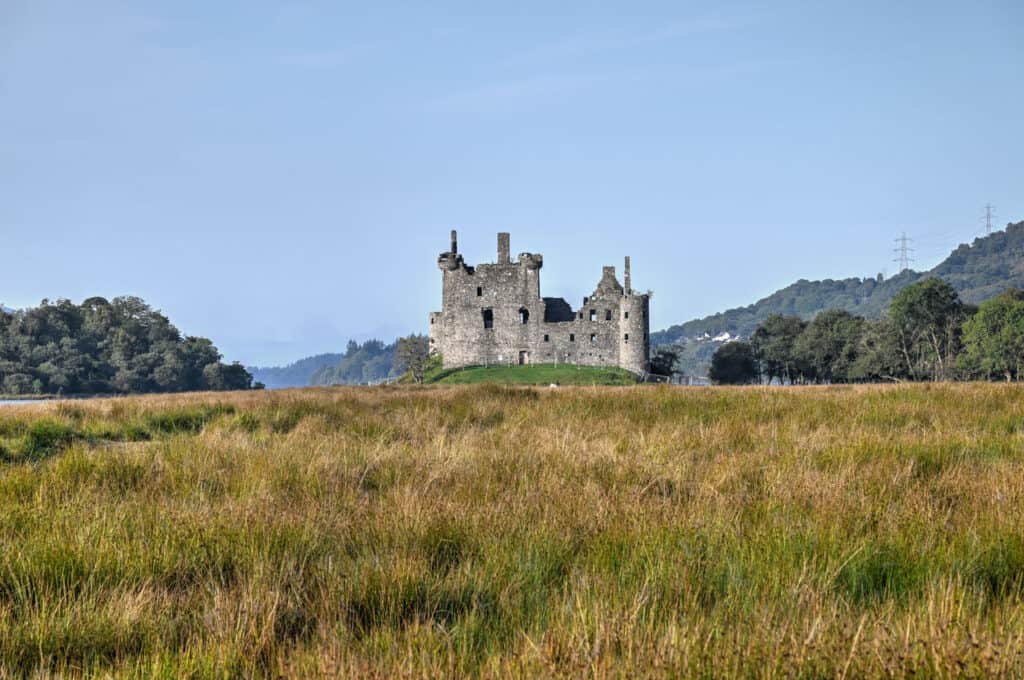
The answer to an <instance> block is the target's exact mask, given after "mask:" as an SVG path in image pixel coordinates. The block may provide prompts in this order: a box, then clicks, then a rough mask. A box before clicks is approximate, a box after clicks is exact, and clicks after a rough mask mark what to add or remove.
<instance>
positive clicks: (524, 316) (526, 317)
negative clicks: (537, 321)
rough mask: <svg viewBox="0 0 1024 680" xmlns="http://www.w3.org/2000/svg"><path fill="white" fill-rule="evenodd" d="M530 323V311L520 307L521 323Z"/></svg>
mask: <svg viewBox="0 0 1024 680" xmlns="http://www.w3.org/2000/svg"><path fill="white" fill-rule="evenodd" d="M529 321H530V310H528V309H527V308H526V307H520V308H519V322H520V323H524V324H525V323H528V322H529Z"/></svg>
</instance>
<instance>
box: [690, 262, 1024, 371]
mask: <svg viewBox="0 0 1024 680" xmlns="http://www.w3.org/2000/svg"><path fill="white" fill-rule="evenodd" d="M708 375H709V377H710V378H711V379H712V380H713V381H714V382H716V383H721V384H746V383H761V382H768V383H771V382H779V383H783V384H800V383H804V384H808V383H852V382H886V381H890V382H902V381H928V380H1007V381H1010V380H1020V379H1021V378H1022V377H1024V292H1022V291H1020V290H1017V289H1009V290H1007V291H1005V292H1004V293H1002V294H1001V295H999V296H997V297H994V298H991V299H989V300H987V301H985V302H982V303H981V304H980V305H977V306H975V305H971V304H966V303H964V302H963V301H962V300H961V299H960V297H959V295H958V294H957V292H956V290H955V289H954V288H953V287H952V286H950V285H949V284H948V283H946V282H945V281H943V280H942V279H938V278H929V279H925V280H923V281H920V282H918V283H915V284H912V285H910V286H908V287H906V288H904V289H903V290H901V291H900V292H899V293H897V294H896V295H895V296H894V297H893V299H892V302H891V304H890V305H889V308H888V310H887V312H886V313H885V314H883V315H882V317H881V318H879V319H877V320H870V319H865V318H864V317H862V316H857V315H854V314H851V313H850V312H847V311H845V310H842V309H829V310H826V311H823V312H821V313H819V314H818V315H817V316H815V317H814V319H812V320H811V321H805V320H803V319H801V318H800V317H797V316H784V315H780V314H773V315H771V316H769V317H768V318H767V319H766V320H765V321H764V322H763V323H761V325H759V326H758V327H757V329H756V330H755V331H754V332H753V334H752V335H751V336H750V338H749V341H747V342H730V343H727V344H725V345H722V346H721V347H719V348H718V350H717V351H716V352H715V354H714V356H713V357H712V359H711V370H710V372H709V374H708Z"/></svg>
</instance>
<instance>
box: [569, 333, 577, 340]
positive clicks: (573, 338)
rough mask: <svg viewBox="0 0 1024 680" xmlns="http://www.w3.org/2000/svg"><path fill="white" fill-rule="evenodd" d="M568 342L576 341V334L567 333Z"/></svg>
mask: <svg viewBox="0 0 1024 680" xmlns="http://www.w3.org/2000/svg"><path fill="white" fill-rule="evenodd" d="M569 342H576V334H575V333H569Z"/></svg>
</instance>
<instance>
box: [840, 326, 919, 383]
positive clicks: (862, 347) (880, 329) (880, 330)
mask: <svg viewBox="0 0 1024 680" xmlns="http://www.w3.org/2000/svg"><path fill="white" fill-rule="evenodd" d="M909 378H910V373H909V372H908V369H907V366H906V362H905V361H904V359H903V353H902V351H901V350H900V346H899V342H898V338H897V334H896V329H895V327H894V326H893V323H892V320H891V319H890V318H889V317H888V316H885V317H882V318H881V319H879V320H877V321H865V322H864V326H863V328H862V329H861V335H860V341H859V342H858V346H857V358H856V359H855V360H854V362H853V366H851V367H850V379H851V380H858V381H865V382H875V381H879V380H889V381H893V382H901V381H903V380H907V379H909Z"/></svg>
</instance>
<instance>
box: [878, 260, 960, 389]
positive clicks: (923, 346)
mask: <svg viewBox="0 0 1024 680" xmlns="http://www.w3.org/2000/svg"><path fill="white" fill-rule="evenodd" d="M889 316H890V318H891V319H892V323H893V327H894V330H895V333H896V339H897V343H898V346H899V348H900V352H901V354H902V356H903V360H904V362H906V366H907V370H908V372H909V374H910V375H911V377H912V378H913V379H915V380H928V379H931V380H945V379H947V378H950V377H953V369H954V367H955V366H954V362H955V358H956V354H957V352H958V351H959V349H960V331H961V325H962V323H963V321H964V318H965V316H966V310H965V309H964V306H963V303H961V302H960V297H959V296H958V295H957V292H956V291H955V290H954V289H953V287H952V286H950V285H949V284H948V283H946V282H945V281H943V280H942V279H936V278H930V279H925V280H924V281H920V282H918V283H915V284H912V285H910V286H907V287H906V288H904V289H903V290H901V291H900V292H899V293H897V294H896V296H895V297H894V298H893V300H892V305H890V307H889Z"/></svg>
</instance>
